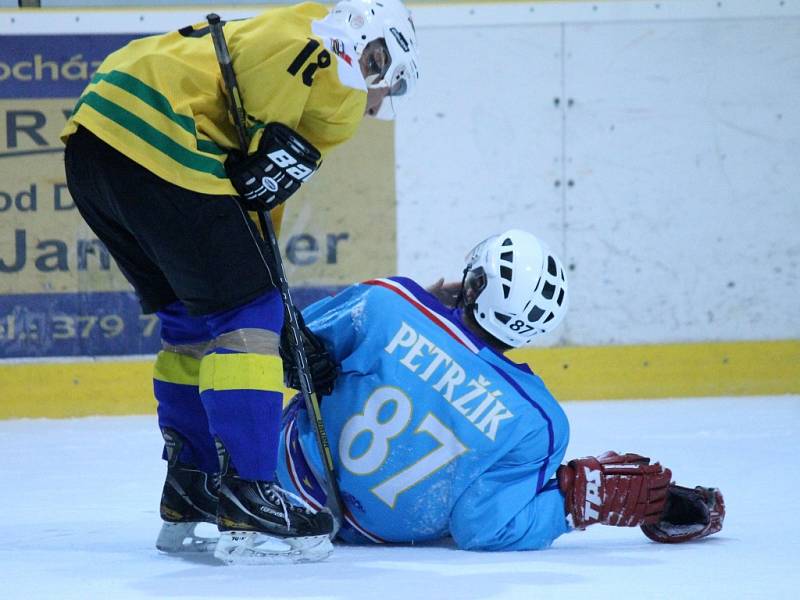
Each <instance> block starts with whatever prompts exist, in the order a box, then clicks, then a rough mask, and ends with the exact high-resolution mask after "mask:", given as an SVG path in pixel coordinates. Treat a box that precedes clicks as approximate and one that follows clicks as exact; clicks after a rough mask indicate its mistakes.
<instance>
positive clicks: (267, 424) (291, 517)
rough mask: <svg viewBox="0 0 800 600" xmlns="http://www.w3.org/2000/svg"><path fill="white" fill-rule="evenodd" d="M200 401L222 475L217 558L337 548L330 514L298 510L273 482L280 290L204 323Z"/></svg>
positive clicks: (263, 557) (257, 559)
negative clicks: (208, 338) (206, 338)
mask: <svg viewBox="0 0 800 600" xmlns="http://www.w3.org/2000/svg"><path fill="white" fill-rule="evenodd" d="M207 322H208V323H209V327H210V329H211V331H212V333H213V334H214V338H215V343H214V348H213V350H211V351H209V352H208V353H207V354H206V356H205V357H204V358H203V361H202V365H201V370H200V379H201V385H200V388H201V397H202V399H203V403H204V405H205V407H206V412H207V414H208V418H209V423H210V424H211V429H212V431H213V432H214V434H215V436H216V438H217V446H218V451H219V453H220V457H221V464H222V465H223V466H222V472H221V476H222V477H221V485H220V493H219V509H218V517H219V519H218V525H219V527H220V531H221V532H222V533H221V535H220V541H219V543H218V544H217V549H216V556H217V557H218V558H220V559H222V560H225V561H226V562H237V563H265V562H294V561H311V560H320V559H322V558H325V557H326V556H327V555H328V554H330V552H331V551H332V546H331V545H330V541H329V539H328V534H329V533H330V531H331V527H332V523H331V522H330V517H329V515H327V514H324V513H323V514H313V513H311V512H308V511H306V510H305V508H304V507H302V506H297V505H296V504H295V503H294V502H293V500H292V499H291V498H290V497H289V496H288V495H287V494H286V493H285V492H284V490H283V489H282V488H281V486H280V485H279V484H278V483H277V481H276V479H277V478H276V469H277V462H278V440H279V439H280V424H281V413H282V408H283V394H282V387H283V386H282V381H283V366H282V363H281V360H280V357H279V355H278V346H279V342H280V330H281V327H282V323H283V310H282V303H281V299H280V296H279V294H278V292H277V291H276V290H270V291H268V292H267V293H266V294H264V295H262V296H260V297H258V298H256V299H255V300H252V301H250V302H249V303H247V304H246V305H243V306H239V307H236V308H234V309H231V310H229V311H224V312H220V313H215V314H214V315H211V316H209V317H208V318H207Z"/></svg>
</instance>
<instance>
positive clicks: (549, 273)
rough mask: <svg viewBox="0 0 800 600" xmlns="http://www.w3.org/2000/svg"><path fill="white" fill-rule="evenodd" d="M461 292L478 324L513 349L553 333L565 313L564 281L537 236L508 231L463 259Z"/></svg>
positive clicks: (555, 261) (556, 262) (557, 263)
mask: <svg viewBox="0 0 800 600" xmlns="http://www.w3.org/2000/svg"><path fill="white" fill-rule="evenodd" d="M463 286H464V290H465V293H467V297H468V298H469V299H470V300H469V304H468V305H467V307H466V308H467V310H471V311H472V313H473V315H474V316H475V320H476V321H477V322H478V324H479V325H480V326H481V327H482V328H483V329H484V330H485V331H487V332H488V333H490V334H491V335H492V336H494V337H495V338H497V339H498V340H500V341H501V342H503V343H505V344H508V345H509V346H512V347H514V348H519V347H521V346H525V345H526V344H529V343H531V341H532V340H533V338H534V337H535V336H537V335H539V334H542V333H546V332H548V331H552V330H553V329H555V328H556V327H557V326H558V324H559V323H560V322H561V320H562V319H563V318H564V314H565V313H566V312H567V279H566V276H565V275H564V267H563V266H562V264H561V261H560V260H559V259H558V257H557V256H556V255H555V254H553V253H552V252H551V251H550V249H549V248H548V247H547V246H546V245H545V244H544V243H543V242H542V241H540V240H539V239H538V238H537V237H536V236H534V235H533V234H531V233H528V232H526V231H522V230H519V229H510V230H508V231H506V232H505V233H501V234H500V235H495V236H492V237H490V238H488V239H486V240H484V241H483V242H481V243H480V244H478V245H477V246H475V248H473V249H472V250H471V251H470V252H469V254H467V266H466V268H465V270H464V284H463Z"/></svg>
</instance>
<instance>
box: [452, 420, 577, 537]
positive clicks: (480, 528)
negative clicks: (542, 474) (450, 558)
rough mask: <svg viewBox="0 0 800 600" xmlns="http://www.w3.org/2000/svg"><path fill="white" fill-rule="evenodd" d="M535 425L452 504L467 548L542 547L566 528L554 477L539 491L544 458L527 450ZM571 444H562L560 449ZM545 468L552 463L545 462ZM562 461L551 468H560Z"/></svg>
mask: <svg viewBox="0 0 800 600" xmlns="http://www.w3.org/2000/svg"><path fill="white" fill-rule="evenodd" d="M541 435H542V432H541V431H532V432H531V433H530V434H529V436H528V437H527V438H526V440H523V441H522V442H521V443H520V444H519V445H518V446H516V447H515V448H514V449H513V450H512V451H511V452H510V453H509V454H507V455H506V456H505V457H503V458H502V459H500V460H499V461H497V462H496V463H494V464H493V465H492V466H491V467H490V468H489V469H488V470H487V471H486V472H484V473H483V474H482V475H480V476H479V477H478V478H477V479H475V480H474V481H473V482H472V483H471V484H470V486H469V487H468V488H467V489H466V490H465V492H464V493H463V494H462V495H461V497H460V498H459V499H458V501H457V502H456V503H455V505H454V506H453V511H452V513H451V516H450V533H451V535H452V537H453V539H454V540H455V542H456V544H457V545H458V547H459V548H462V549H464V550H539V549H542V548H547V547H548V546H550V544H552V542H553V540H554V539H556V538H557V537H558V536H560V535H562V534H563V533H565V532H566V531H567V523H566V518H565V511H564V496H563V495H562V494H561V492H560V491H559V489H558V485H557V484H556V482H555V480H550V481H548V482H547V483H546V484H545V486H544V487H543V488H542V489H541V490H540V491H539V492H538V493H537V490H536V488H537V483H538V479H539V471H540V469H541V468H542V466H543V465H542V464H541V462H537V461H531V459H530V457H531V456H536V454H534V453H532V452H530V451H529V450H528V444H527V443H526V442H527V440H532V439H533V438H535V437H537V436H541ZM565 450H566V438H564V442H563V447H560V448H557V449H556V453H557V455H563V453H564V451H565ZM545 468H548V467H546V466H545ZM556 468H558V464H557V463H556V464H554V465H550V466H549V468H548V471H550V472H552V473H555V469H556Z"/></svg>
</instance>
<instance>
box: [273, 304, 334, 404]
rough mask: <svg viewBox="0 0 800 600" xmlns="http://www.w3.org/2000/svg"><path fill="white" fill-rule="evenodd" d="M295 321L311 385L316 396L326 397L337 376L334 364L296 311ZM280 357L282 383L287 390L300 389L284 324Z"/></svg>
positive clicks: (286, 325)
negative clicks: (297, 325) (301, 339)
mask: <svg viewBox="0 0 800 600" xmlns="http://www.w3.org/2000/svg"><path fill="white" fill-rule="evenodd" d="M297 320H298V322H299V324H300V333H301V335H302V338H303V347H304V348H305V350H306V359H307V360H308V367H309V371H310V372H311V373H310V375H311V385H313V386H314V391H315V392H316V393H317V395H318V396H320V397H321V396H327V395H329V394H330V393H331V392H332V391H333V386H334V384H335V383H336V376H337V375H338V374H339V372H338V369H337V368H336V363H335V362H333V359H331V355H330V354H328V351H327V350H326V349H325V345H324V344H323V343H322V342H321V341H320V339H319V338H318V337H317V336H316V335H314V333H313V332H312V331H311V330H310V329H309V328H308V327H306V324H305V321H303V316H302V315H301V314H300V311H297ZM280 355H281V359H282V360H283V382H284V385H285V386H286V387H288V388H292V389H294V390H299V389H300V374H299V373H298V369H297V363H295V360H294V352H292V342H291V334H290V333H289V331H288V324H284V326H283V331H281V345H280Z"/></svg>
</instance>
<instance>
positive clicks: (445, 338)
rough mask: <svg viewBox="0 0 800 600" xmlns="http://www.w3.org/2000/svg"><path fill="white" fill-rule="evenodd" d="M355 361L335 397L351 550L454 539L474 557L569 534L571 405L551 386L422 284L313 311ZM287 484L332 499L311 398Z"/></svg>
mask: <svg viewBox="0 0 800 600" xmlns="http://www.w3.org/2000/svg"><path fill="white" fill-rule="evenodd" d="M303 316H304V318H305V321H306V324H307V325H308V326H309V327H310V328H311V330H312V331H313V332H314V333H315V334H316V335H317V336H318V337H319V338H320V339H321V340H322V341H323V342H324V343H325V346H326V347H327V349H328V350H329V351H330V353H331V355H332V356H333V358H334V360H336V362H337V363H339V364H340V365H341V374H340V375H339V378H338V379H337V382H336V386H335V389H334V391H333V393H332V394H331V395H330V396H326V397H325V398H324V399H323V401H322V406H321V410H322V417H323V421H324V423H325V428H326V432H327V435H328V438H329V441H330V444H331V452H332V454H333V458H334V464H335V472H336V476H337V479H338V483H339V487H340V489H341V491H342V497H343V501H344V503H345V505H346V513H347V514H346V523H345V524H344V526H343V528H342V530H341V531H340V533H339V535H340V538H342V539H343V540H344V541H348V542H355V543H358V542H367V541H372V542H420V541H425V540H433V539H440V538H442V537H445V536H447V535H451V536H452V538H453V539H454V540H455V542H456V544H457V545H458V546H459V547H460V548H463V549H471V550H526V549H538V548H544V547H547V546H549V545H550V544H551V542H552V541H553V540H554V539H555V538H556V537H558V536H559V535H561V534H562V533H564V532H565V531H567V524H566V521H565V512H564V497H563V495H562V494H561V492H560V491H559V490H558V486H557V485H556V482H555V480H554V479H552V478H553V476H554V474H555V471H556V469H557V468H558V466H559V464H560V463H561V460H562V458H563V456H564V452H565V450H566V446H567V441H568V437H569V429H568V423H567V419H566V416H565V415H564V412H563V410H562V409H561V407H560V406H559V405H558V403H557V402H556V401H555V399H554V398H553V397H552V395H551V394H550V393H549V392H548V391H547V388H546V387H545V385H544V383H543V382H542V380H541V379H540V378H539V377H537V376H536V375H534V374H533V373H532V372H531V371H530V370H529V369H528V368H527V366H523V365H518V364H515V363H512V362H511V361H509V360H507V359H506V358H505V357H503V356H502V355H500V354H497V353H496V352H494V351H493V350H492V349H491V348H489V347H488V346H486V345H485V344H484V343H482V342H481V341H480V340H479V339H478V338H476V337H475V336H473V335H472V334H471V333H470V332H469V330H468V329H467V328H466V327H464V326H463V324H462V322H461V315H460V312H459V311H458V309H455V310H454V309H448V308H446V307H445V306H443V305H442V304H441V303H440V302H439V301H438V300H437V299H436V298H434V297H433V296H432V295H430V294H429V293H428V292H426V291H425V290H424V289H423V288H421V287H420V286H419V285H417V284H416V283H414V282H413V281H411V280H409V279H405V278H399V277H398V278H391V279H376V280H372V281H367V282H364V283H362V284H357V285H354V286H351V287H349V288H347V289H345V290H344V291H342V292H340V293H339V294H337V295H336V296H334V297H331V298H328V299H325V300H322V301H320V302H317V303H316V304H314V305H312V306H310V307H309V308H307V309H306V310H305V311H304V313H303ZM282 435H283V440H282V441H283V447H284V451H282V452H281V455H282V456H281V458H280V464H279V471H278V474H279V478H280V480H281V483H282V484H283V485H284V487H286V488H287V489H288V490H290V491H292V492H294V493H295V494H297V495H299V496H300V497H302V498H304V499H305V500H306V501H307V502H309V503H310V504H311V505H312V506H314V507H319V506H321V505H322V504H324V501H325V495H324V492H323V491H322V487H321V486H320V484H319V481H320V479H319V478H320V477H321V475H320V474H321V473H322V472H323V470H322V461H321V459H320V455H319V452H318V450H317V445H316V441H315V437H314V430H313V427H312V425H311V423H310V421H309V419H308V415H307V414H306V411H305V410H304V409H303V407H302V401H296V402H295V403H293V405H292V406H291V407H290V408H289V409H288V410H287V413H286V415H285V418H284V427H283V433H282Z"/></svg>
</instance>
